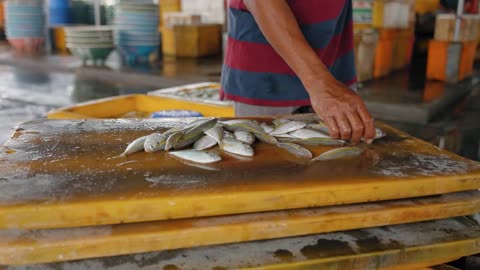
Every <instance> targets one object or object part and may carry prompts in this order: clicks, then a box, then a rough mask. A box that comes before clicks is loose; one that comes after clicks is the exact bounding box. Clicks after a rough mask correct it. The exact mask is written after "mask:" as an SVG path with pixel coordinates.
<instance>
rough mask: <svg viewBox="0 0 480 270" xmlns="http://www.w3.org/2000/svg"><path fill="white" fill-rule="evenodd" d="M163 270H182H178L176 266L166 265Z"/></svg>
mask: <svg viewBox="0 0 480 270" xmlns="http://www.w3.org/2000/svg"><path fill="white" fill-rule="evenodd" d="M163 270H180V268H178V267H177V266H176V265H173V264H169V265H165V266H164V267H163Z"/></svg>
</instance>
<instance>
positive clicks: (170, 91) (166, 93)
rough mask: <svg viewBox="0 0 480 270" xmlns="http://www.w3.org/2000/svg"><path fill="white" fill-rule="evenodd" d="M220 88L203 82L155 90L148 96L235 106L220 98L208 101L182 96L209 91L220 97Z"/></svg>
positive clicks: (204, 98) (217, 85)
mask: <svg viewBox="0 0 480 270" xmlns="http://www.w3.org/2000/svg"><path fill="white" fill-rule="evenodd" d="M220 88H221V86H220V84H219V83H215V82H202V83H193V84H187V85H182V86H176V87H170V88H164V89H159V90H154V91H151V92H148V94H149V95H153V96H158V97H167V98H174V99H182V100H188V101H194V102H198V103H205V104H214V105H221V106H233V103H232V102H231V101H222V100H220V99H219V97H218V98H211V99H208V98H206V97H195V96H194V95H193V96H192V95H190V96H189V95H182V93H194V92H198V93H199V94H202V92H204V91H207V90H216V91H217V93H218V96H220Z"/></svg>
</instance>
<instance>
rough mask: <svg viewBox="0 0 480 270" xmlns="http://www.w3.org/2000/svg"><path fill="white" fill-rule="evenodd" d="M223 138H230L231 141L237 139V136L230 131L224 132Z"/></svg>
mask: <svg viewBox="0 0 480 270" xmlns="http://www.w3.org/2000/svg"><path fill="white" fill-rule="evenodd" d="M223 138H229V139H235V135H233V133H231V132H230V131H226V130H224V131H223Z"/></svg>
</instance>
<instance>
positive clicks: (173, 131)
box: [162, 127, 184, 138]
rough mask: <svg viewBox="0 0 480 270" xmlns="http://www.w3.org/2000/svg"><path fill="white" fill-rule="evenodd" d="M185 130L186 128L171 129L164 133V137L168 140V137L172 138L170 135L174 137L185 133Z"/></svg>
mask: <svg viewBox="0 0 480 270" xmlns="http://www.w3.org/2000/svg"><path fill="white" fill-rule="evenodd" d="M183 129H184V127H173V128H171V129H169V130H167V131H165V132H164V133H162V135H163V136H165V137H167V138H168V137H170V135H172V134H174V133H177V132H180V131H183Z"/></svg>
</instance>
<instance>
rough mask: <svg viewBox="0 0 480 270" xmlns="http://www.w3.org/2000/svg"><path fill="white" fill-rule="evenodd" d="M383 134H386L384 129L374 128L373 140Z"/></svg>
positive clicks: (381, 136)
mask: <svg viewBox="0 0 480 270" xmlns="http://www.w3.org/2000/svg"><path fill="white" fill-rule="evenodd" d="M385 136H387V133H385V131H383V130H381V129H379V128H375V140H378V139H381V138H383V137H385Z"/></svg>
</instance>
